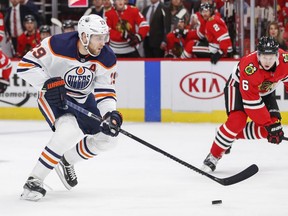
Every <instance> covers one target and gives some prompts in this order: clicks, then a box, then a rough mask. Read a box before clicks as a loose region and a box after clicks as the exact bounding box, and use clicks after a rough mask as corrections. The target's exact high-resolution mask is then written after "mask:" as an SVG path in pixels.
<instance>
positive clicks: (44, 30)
mask: <svg viewBox="0 0 288 216" xmlns="http://www.w3.org/2000/svg"><path fill="white" fill-rule="evenodd" d="M39 31H40V40H41V41H42V40H44V39H45V38H47V37H50V36H51V29H50V26H48V25H42V26H40V28H39Z"/></svg>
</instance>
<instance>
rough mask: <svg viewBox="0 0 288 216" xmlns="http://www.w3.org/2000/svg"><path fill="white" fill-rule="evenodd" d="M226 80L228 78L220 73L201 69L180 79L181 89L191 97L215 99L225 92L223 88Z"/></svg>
mask: <svg viewBox="0 0 288 216" xmlns="http://www.w3.org/2000/svg"><path fill="white" fill-rule="evenodd" d="M226 82H227V80H226V78H225V77H223V76H221V75H220V74H217V73H214V72H209V71H199V72H193V73H190V74H188V75H186V76H185V77H183V78H182V80H181V81H180V89H181V91H182V92H183V93H184V94H186V95H188V96H189V97H193V98H197V99H213V98H217V97H220V96H222V95H223V94H224V92H223V88H224V86H225V84H226Z"/></svg>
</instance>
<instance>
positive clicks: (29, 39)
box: [17, 15, 41, 58]
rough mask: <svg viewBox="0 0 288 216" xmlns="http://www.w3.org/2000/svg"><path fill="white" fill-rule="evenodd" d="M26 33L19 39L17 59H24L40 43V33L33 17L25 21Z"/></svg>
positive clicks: (26, 18) (30, 16)
mask: <svg viewBox="0 0 288 216" xmlns="http://www.w3.org/2000/svg"><path fill="white" fill-rule="evenodd" d="M24 26H25V31H24V32H23V33H22V34H21V35H20V36H19V37H18V39H17V57H19V58H22V57H23V56H24V55H25V54H26V53H27V52H28V51H29V50H31V49H32V48H34V47H36V45H37V44H39V43H40V41H41V39H40V32H39V30H38V29H37V24H36V20H35V18H34V17H33V16H32V15H27V16H26V17H25V19H24Z"/></svg>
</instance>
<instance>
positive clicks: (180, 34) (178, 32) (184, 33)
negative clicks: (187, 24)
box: [173, 29, 188, 38]
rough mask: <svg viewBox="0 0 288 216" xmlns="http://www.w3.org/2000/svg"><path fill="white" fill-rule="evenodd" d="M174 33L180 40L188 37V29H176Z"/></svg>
mask: <svg viewBox="0 0 288 216" xmlns="http://www.w3.org/2000/svg"><path fill="white" fill-rule="evenodd" d="M173 33H174V35H175V36H176V37H178V38H179V37H182V38H185V37H186V36H187V33H188V30H187V29H175V30H174V31H173Z"/></svg>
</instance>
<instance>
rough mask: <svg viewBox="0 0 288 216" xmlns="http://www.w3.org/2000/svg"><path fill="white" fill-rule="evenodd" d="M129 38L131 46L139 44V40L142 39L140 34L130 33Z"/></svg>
mask: <svg viewBox="0 0 288 216" xmlns="http://www.w3.org/2000/svg"><path fill="white" fill-rule="evenodd" d="M129 39H130V41H129V45H130V46H132V47H135V46H137V45H138V44H140V43H141V41H142V37H141V35H139V34H131V35H130V36H129Z"/></svg>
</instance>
